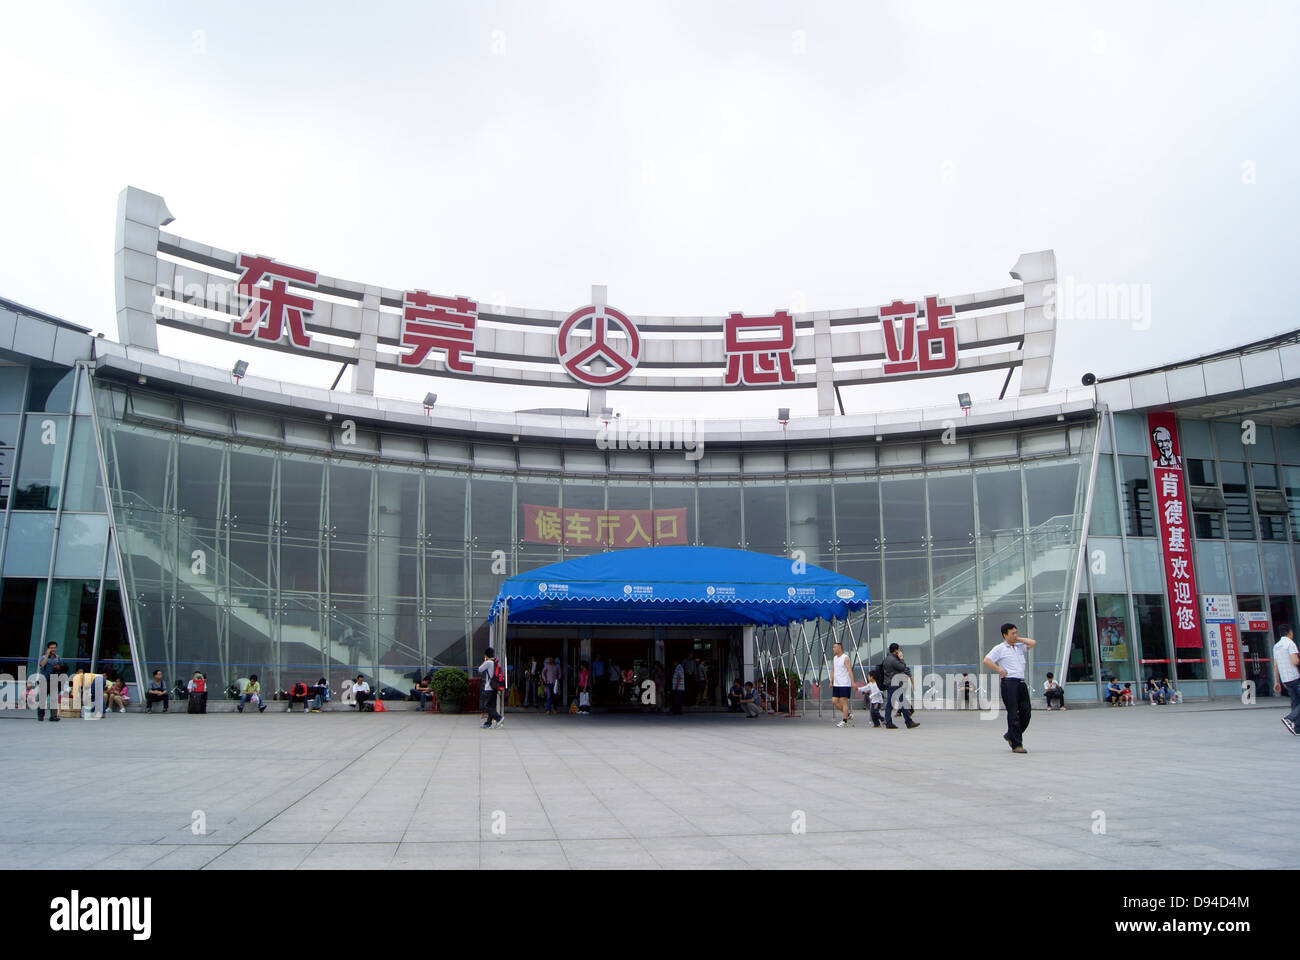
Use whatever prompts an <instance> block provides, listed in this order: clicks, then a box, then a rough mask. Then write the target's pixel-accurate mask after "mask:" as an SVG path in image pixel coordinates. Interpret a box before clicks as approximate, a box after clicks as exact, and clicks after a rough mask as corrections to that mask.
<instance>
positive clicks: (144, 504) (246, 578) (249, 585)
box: [119, 490, 420, 662]
mask: <svg viewBox="0 0 1300 960" xmlns="http://www.w3.org/2000/svg"><path fill="white" fill-rule="evenodd" d="M119 499H120V500H121V501H122V506H123V508H124V509H131V508H133V507H134V508H135V509H139V510H147V511H149V512H151V513H156V514H158V515H160V516H162V515H164V514H165V513H166V512H165V511H163V510H160V509H158V508H157V507H155V506H154V505H153V504H151V503H150V502H149V501H148V500H145V499H144V498H143V497H141V496H140V495H139V494H137V493H135V492H134V491H129V490H123V491H121V492H120V494H119ZM168 515H169V516H172V517H176V518H177V519H178V520H179V519H189V518H183V517H180V516H179V515H177V514H168ZM176 527H177V534H178V536H179V535H180V532H181V525H180V524H179V523H178V524H177V525H176ZM136 529H137V530H138V531H141V532H143V531H142V528H138V527H137V528H136ZM185 536H186V537H187V538H188V541H187V542H186V544H185V546H190V545H191V544H197V545H198V546H199V547H201V548H204V549H206V550H207V551H209V552H210V553H211V554H212V555H213V556H219V557H223V559H224V560H225V562H226V563H227V564H229V569H230V571H231V574H232V575H231V577H230V578H229V580H228V581H227V583H226V584H225V587H224V590H223V587H222V586H221V584H219V583H216V584H213V586H212V590H213V594H214V597H216V598H218V599H221V598H222V594H223V592H224V599H225V600H228V601H231V602H234V601H238V602H239V603H241V604H243V605H244V606H245V607H247V608H249V609H250V610H254V611H257V612H258V613H260V614H261V615H262V616H265V617H266V618H267V620H270V619H271V613H270V610H266V611H263V610H261V609H260V608H259V606H258V605H257V604H256V603H250V602H249V601H248V600H246V599H245V598H243V597H237V596H234V590H236V589H248V590H261V591H264V592H265V593H266V594H267V595H269V594H270V590H271V588H270V585H269V584H268V583H267V582H266V581H265V580H261V579H259V578H258V577H257V576H256V575H255V574H253V573H251V572H250V571H248V570H245V569H244V568H243V567H241V566H239V564H237V563H235V562H234V561H233V560H231V559H230V557H229V555H227V554H223V553H222V551H221V550H220V549H219V548H218V546H217V545H216V544H215V543H213V542H211V541H209V540H207V539H205V538H204V537H201V536H199V535H198V534H197V533H195V532H194V531H193V530H185ZM150 539H154V538H153V537H150ZM160 546H161V544H160ZM189 552H190V551H183V553H185V554H188V553H189ZM235 571H238V572H239V575H240V576H239V579H240V583H241V584H242V587H239V588H236V587H232V584H233V583H234V581H235V577H234V572H235ZM330 619H331V621H333V622H335V623H340V624H342V625H343V626H345V627H347V626H351V627H352V628H353V629H354V630H358V629H359V630H361V631H363V635H365V633H366V632H368V631H369V627H368V625H367V624H366V623H365V622H364V621H362V620H358V619H357V618H355V617H352V616H350V615H348V614H339V613H331V614H330ZM324 639H325V642H326V643H335V642H338V641H335V640H332V639H331V638H330V637H329V636H326V637H325V638H324ZM390 649H396V650H398V651H399V652H401V653H403V654H407V655H413V656H414V657H415V660H413V661H412V662H416V661H419V660H420V651H419V650H418V649H417V648H415V647H412V646H410V645H409V644H405V643H402V642H400V641H394V642H393V644H392V647H391V648H390Z"/></svg>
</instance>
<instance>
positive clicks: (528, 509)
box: [523, 503, 690, 550]
mask: <svg viewBox="0 0 1300 960" xmlns="http://www.w3.org/2000/svg"><path fill="white" fill-rule="evenodd" d="M523 508H524V535H523V541H524V543H548V544H552V545H554V546H559V545H560V544H561V543H562V544H564V545H565V546H566V547H612V548H614V549H616V550H622V549H631V548H632V547H650V546H666V545H670V544H685V543H689V542H690V541H689V540H688V538H687V536H686V508H685V507H678V508H676V509H672V510H600V509H595V508H593V509H584V508H582V507H563V508H561V507H542V506H538V505H536V504H532V503H525V504H524V505H523Z"/></svg>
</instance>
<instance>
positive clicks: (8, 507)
mask: <svg viewBox="0 0 1300 960" xmlns="http://www.w3.org/2000/svg"><path fill="white" fill-rule="evenodd" d="M90 389H91V388H90V381H89V378H88V377H87V375H86V372H85V370H84V368H80V367H77V368H72V369H69V368H67V367H47V366H39V365H35V364H31V365H28V364H3V365H0V517H2V518H3V527H2V532H0V541H2V543H0V558H3V563H2V564H0V570H2V571H3V583H2V584H0V622H2V623H3V624H4V629H3V630H2V631H0V673H5V674H8V675H10V676H17V674H18V670H19V668H20V667H21V666H23V665H26V667H27V669H28V670H29V671H32V670H34V668H35V663H36V660H37V658H38V657H39V656H40V652H41V651H42V650H43V649H44V646H45V644H46V643H48V642H50V641H53V642H55V643H57V644H58V645H59V652H60V654H61V656H62V657H63V659H64V660H65V661H66V662H67V663H68V665H69V667H70V668H72V669H76V668H77V667H79V666H84V667H86V668H88V669H98V670H101V671H102V670H104V669H110V670H114V671H116V672H118V673H120V674H121V675H122V676H123V678H124V679H126V680H127V681H131V682H133V681H134V680H135V673H134V662H133V660H132V658H131V650H130V645H129V643H128V642H127V632H126V624H125V619H124V614H123V608H122V604H121V601H120V595H121V594H120V590H119V585H118V582H117V566H116V562H115V560H114V561H110V559H109V558H110V556H111V555H112V549H111V539H110V535H109V518H108V513H107V503H106V500H105V495H104V485H103V482H102V476H101V471H100V461H99V452H98V446H97V439H96V435H95V425H94V419H93V417H91V416H89V415H88V414H89V413H90V411H91V407H90V404H91V395H90ZM110 596H111V598H112V599H111V601H109V602H106V598H108V597H110Z"/></svg>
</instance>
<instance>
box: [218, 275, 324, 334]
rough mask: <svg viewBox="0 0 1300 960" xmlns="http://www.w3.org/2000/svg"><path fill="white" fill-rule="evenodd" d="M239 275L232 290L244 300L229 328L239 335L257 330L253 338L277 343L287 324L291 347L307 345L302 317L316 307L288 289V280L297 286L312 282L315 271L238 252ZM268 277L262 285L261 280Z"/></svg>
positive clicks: (314, 280) (308, 300) (307, 298)
mask: <svg viewBox="0 0 1300 960" xmlns="http://www.w3.org/2000/svg"><path fill="white" fill-rule="evenodd" d="M239 269H241V270H243V271H244V272H243V274H241V275H240V277H239V282H238V284H237V285H236V290H238V292H239V296H240V297H241V298H243V299H244V300H246V301H247V302H248V309H247V310H245V311H244V315H243V316H242V317H240V318H239V319H238V320H236V321H235V323H234V326H233V327H232V328H231V329H232V332H233V333H235V334H237V335H238V336H241V337H251V336H252V335H253V334H254V333H256V334H257V339H259V340H268V341H270V342H271V343H279V342H280V338H281V337H283V336H284V328H285V327H286V326H287V327H288V328H289V342H290V343H291V344H293V345H294V346H295V347H308V346H310V345H311V335H310V334H309V333H308V332H307V328H306V325H305V323H304V320H303V318H304V317H307V316H310V315H311V312H312V310H314V309H315V307H316V301H315V300H313V299H312V298H311V297H304V296H302V295H300V294H296V293H290V292H289V282H292V283H296V284H299V285H301V286H312V285H314V284H315V283H316V271H315V270H304V269H303V268H302V267H291V266H289V265H288V264H285V263H276V262H275V261H274V260H272V259H271V258H270V257H254V256H250V255H249V254H247V253H241V254H240V255H239ZM264 279H265V280H268V281H269V283H268V284H267V285H266V286H263V285H262V281H263V280H264Z"/></svg>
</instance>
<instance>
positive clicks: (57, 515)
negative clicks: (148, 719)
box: [10, 374, 77, 650]
mask: <svg viewBox="0 0 1300 960" xmlns="http://www.w3.org/2000/svg"><path fill="white" fill-rule="evenodd" d="M72 381H73V386H72V406H71V407H70V409H72V410H75V409H76V408H77V377H76V376H75V374H74V376H73V378H72ZM52 416H59V414H52ZM74 418H75V415H74V414H72V413H69V414H68V435H67V437H66V438H64V444H63V464H62V466H60V468H59V499H58V502H57V503H55V505H54V535H53V536H52V537H51V538H50V560H49V565H48V567H47V569H46V575H45V609H44V612H43V614H42V616H41V645H40V647H39V648H38V649H40V650H44V649H45V644H46V643H47V640H46V638H47V636H48V635H49V634H48V631H49V626H50V596H51V595H52V594H53V593H54V556H55V554H56V553H57V552H58V549H59V531H60V528H61V527H62V523H63V499H64V497H66V496H67V493H68V460H69V458H70V457H71V456H72V427H73V424H74V423H75V419H74ZM26 426H27V424H26V422H24V423H23V427H24V430H25V428H26ZM10 489H11V490H12V489H13V487H12V485H11V486H10Z"/></svg>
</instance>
